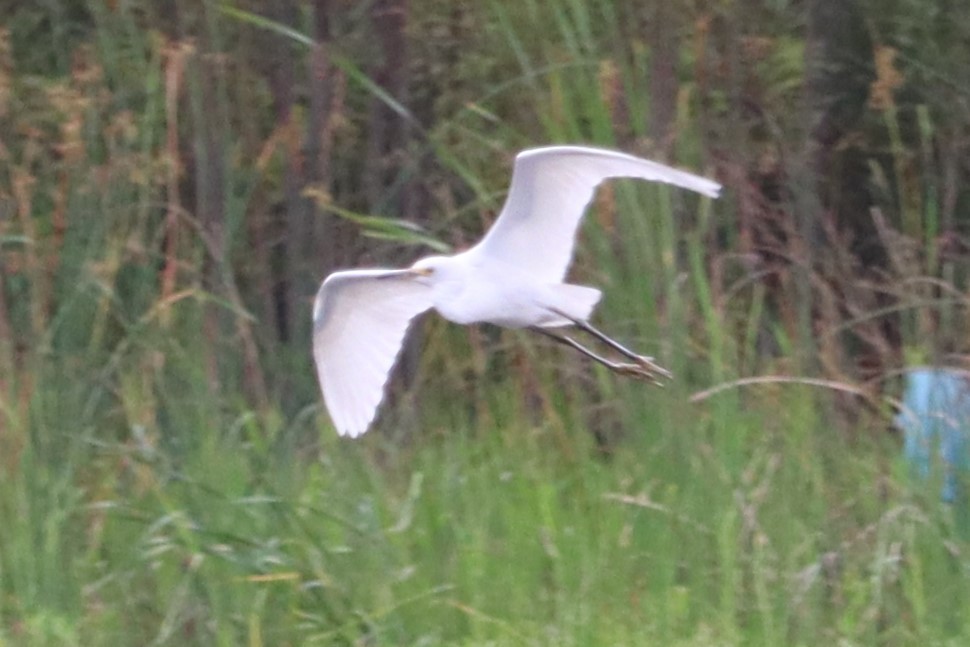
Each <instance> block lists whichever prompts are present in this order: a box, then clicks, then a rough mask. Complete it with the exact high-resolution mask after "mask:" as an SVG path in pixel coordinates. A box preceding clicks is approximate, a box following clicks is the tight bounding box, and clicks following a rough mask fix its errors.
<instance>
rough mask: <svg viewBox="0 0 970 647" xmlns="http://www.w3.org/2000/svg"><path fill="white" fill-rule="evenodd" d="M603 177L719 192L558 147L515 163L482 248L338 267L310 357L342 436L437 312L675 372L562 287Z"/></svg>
mask: <svg viewBox="0 0 970 647" xmlns="http://www.w3.org/2000/svg"><path fill="white" fill-rule="evenodd" d="M607 178H639V179H642V180H651V181H655V182H664V183H667V184H672V185H674V186H678V187H682V188H685V189H690V190H692V191H696V192H698V193H702V194H704V195H707V196H710V197H717V195H718V193H719V192H720V189H721V186H720V185H719V184H717V183H716V182H712V181H711V180H708V179H705V178H703V177H699V176H697V175H693V174H691V173H687V172H685V171H679V170H677V169H673V168H670V167H669V166H664V165H663V164H658V163H657V162H651V161H649V160H645V159H640V158H638V157H633V156H632V155H626V154H624V153H618V152H615V151H610V150H603V149H598V148H587V147H581V146H550V147H546V148H533V149H530V150H526V151H523V152H521V153H519V155H518V156H517V157H516V158H515V168H514V169H513V172H512V185H511V187H509V193H508V198H507V199H506V201H505V206H504V207H503V208H502V212H501V214H500V215H499V217H498V219H497V220H496V221H495V224H493V225H492V228H491V229H490V230H489V231H488V233H487V234H486V235H485V237H484V238H483V239H482V240H481V241H480V242H479V243H478V244H477V245H475V246H474V247H472V248H470V249H468V250H466V251H464V252H461V253H459V254H455V255H454V256H429V257H427V258H422V259H421V260H419V261H418V262H416V263H415V264H414V265H412V266H411V267H409V268H407V269H361V270H349V271H342V272H334V273H333V274H331V275H330V276H328V277H327V278H326V280H325V281H324V282H323V284H322V285H321V286H320V290H319V292H317V297H316V300H315V302H314V304H313V358H314V360H315V361H316V365H317V377H318V378H319V380H320V388H321V390H322V391H323V399H324V401H325V402H326V405H327V410H328V411H329V412H330V417H331V418H332V419H333V423H334V426H335V427H336V429H337V432H338V433H339V434H340V435H341V436H351V437H356V436H359V435H361V434H363V433H364V432H365V431H367V428H368V427H369V426H370V424H371V422H372V421H373V419H374V416H375V414H376V413H377V407H378V405H379V404H380V402H381V399H382V398H383V395H384V387H385V384H386V383H387V379H388V375H389V374H390V371H391V368H392V367H393V365H394V361H395V359H396V358H397V356H398V354H399V353H400V350H401V346H402V344H403V342H404V335H405V333H406V332H407V329H408V324H409V323H410V322H411V320H412V319H414V317H416V316H417V315H418V314H420V313H422V312H424V311H426V310H429V309H431V308H434V309H435V310H437V311H438V313H439V314H440V315H441V316H443V317H444V318H445V319H448V320H449V321H453V322H455V323H459V324H474V323H490V324H495V325H497V326H504V327H506V328H527V329H529V330H533V331H535V332H538V333H542V334H543V335H545V336H547V337H550V338H552V339H554V340H555V341H557V342H559V343H561V344H565V345H567V346H571V347H572V348H575V349H576V350H578V351H579V352H581V353H583V354H585V355H587V356H588V357H590V358H591V359H593V360H595V361H596V362H599V363H600V364H603V365H604V366H606V367H607V368H608V369H610V370H611V371H613V372H615V373H618V374H621V375H627V376H630V377H634V378H638V379H644V380H649V381H652V382H655V383H659V379H660V378H662V377H670V373H668V372H667V371H666V370H665V369H663V368H661V367H660V366H658V365H657V364H655V363H654V361H653V359H652V358H650V357H646V356H643V355H639V354H637V353H634V352H633V351H631V350H629V349H627V348H626V347H625V346H623V345H621V344H620V343H618V342H617V341H615V340H613V339H611V338H610V337H607V336H606V335H605V334H603V333H602V332H600V331H599V330H597V329H596V328H594V327H593V326H592V325H591V324H590V323H589V318H590V314H591V313H592V312H593V308H594V307H595V306H596V303H597V302H598V301H599V300H600V296H601V292H600V291H599V290H597V289H596V288H593V287H588V286H585V285H573V284H570V283H564V282H563V279H564V278H565V275H566V270H567V269H568V267H569V262H570V259H571V258H572V253H573V243H574V239H575V237H576V230H577V228H578V226H579V222H580V219H581V218H582V216H583V212H584V211H585V210H586V207H587V205H588V204H589V202H590V201H591V200H592V198H593V193H594V191H595V190H596V187H597V185H599V184H600V182H602V181H603V180H605V179H607ZM569 326H572V327H575V328H578V329H579V330H581V331H584V332H586V333H588V334H589V335H591V336H593V337H595V338H596V339H598V340H599V341H601V342H602V343H604V344H605V345H606V346H608V347H609V348H611V349H612V350H613V351H615V352H616V353H617V354H619V355H621V356H622V357H623V358H624V359H625V361H613V360H611V359H608V358H607V357H604V356H603V355H600V354H598V353H596V352H594V351H593V350H591V349H589V348H587V347H586V346H584V345H582V344H581V343H579V342H578V341H576V339H574V338H573V337H570V336H568V335H566V334H563V333H562V332H560V331H559V329H561V328H565V327H569Z"/></svg>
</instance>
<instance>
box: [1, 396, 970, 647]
mask: <svg viewBox="0 0 970 647" xmlns="http://www.w3.org/2000/svg"><path fill="white" fill-rule="evenodd" d="M492 388H493V389H494V390H495V391H497V393H493V394H491V396H490V397H492V398H494V399H496V400H498V399H504V400H505V401H506V402H513V401H515V400H516V392H517V389H515V388H513V387H512V386H511V385H507V384H506V385H504V386H503V385H502V384H501V383H499V384H494V385H492ZM683 396H684V393H683V392H682V391H681V390H680V389H676V388H675V389H671V390H669V391H665V392H662V393H657V392H652V393H651V392H648V393H647V394H644V396H643V397H642V398H630V400H629V401H631V402H635V403H636V404H634V405H633V406H634V407H635V408H636V409H637V411H636V412H635V413H633V420H631V421H629V422H628V424H627V425H626V426H625V427H624V429H625V434H626V436H625V438H624V440H623V442H622V443H620V444H618V446H616V447H615V448H613V450H612V451H611V452H610V453H609V454H608V455H604V454H602V452H600V451H599V450H598V449H597V447H596V444H595V442H594V439H593V438H592V436H591V435H590V434H589V433H588V431H587V430H586V429H585V428H584V427H583V426H582V425H580V424H575V423H573V422H571V421H569V420H567V419H565V418H566V414H567V413H569V412H563V418H564V419H563V420H561V421H559V422H552V421H549V420H546V421H543V422H540V423H539V424H537V425H533V424H527V423H525V422H521V421H518V420H521V416H520V412H518V411H502V410H501V408H500V407H498V410H496V411H495V413H494V415H496V416H505V417H507V418H508V419H510V420H512V421H513V422H512V423H511V424H508V425H505V426H496V425H492V424H487V423H484V424H478V423H475V422H452V423H440V424H434V425H432V426H429V427H428V428H426V429H425V430H424V433H423V434H422V435H421V436H420V437H417V438H413V439H411V440H410V441H409V442H407V443H400V442H391V441H389V440H388V439H387V438H385V437H383V436H381V435H380V434H373V435H370V436H367V437H365V438H364V439H363V440H362V441H361V442H346V441H341V440H338V439H336V438H334V437H331V436H330V435H326V436H325V437H324V439H323V444H322V446H321V447H319V450H318V451H314V452H306V451H298V450H295V449H294V448H293V443H292V442H288V441H287V440H286V438H285V437H286V436H287V435H296V436H299V435H306V434H315V433H316V430H317V429H318V426H319V425H320V424H321V423H323V422H324V421H323V420H322V419H315V418H305V419H304V420H303V421H302V422H300V423H298V427H299V428H291V429H286V430H284V429H278V430H276V431H275V432H274V430H273V429H272V428H271V424H270V423H268V422H266V421H263V420H260V419H258V418H257V417H255V416H252V415H241V416H240V417H239V418H238V419H237V420H236V421H235V424H232V425H229V424H227V425H226V426H225V427H223V428H219V429H211V430H209V431H208V432H207V433H205V434H204V438H202V439H200V440H199V442H198V443H197V444H196V445H195V447H194V448H193V449H192V451H191V452H190V453H189V454H187V455H185V456H181V457H175V456H173V454H172V452H169V451H165V450H162V449H158V448H150V447H148V446H144V447H139V446H138V445H137V444H136V443H135V439H132V440H130V441H128V442H126V443H118V444H114V445H100V446H95V447H90V446H88V447H83V446H82V447H78V445H83V444H84V441H83V439H82V440H74V441H68V443H67V444H68V445H69V446H70V445H73V446H74V447H73V448H71V447H69V448H68V453H69V454H70V453H80V454H83V455H84V461H83V464H82V463H81V462H80V459H78V460H77V462H74V461H72V460H71V459H70V458H68V459H67V460H66V462H65V463H64V464H62V465H60V466H58V468H57V469H54V468H53V467H52V466H51V465H50V464H49V462H48V461H44V460H40V459H39V457H38V456H37V454H36V453H35V452H34V451H30V450H28V451H27V452H26V453H25V455H24V456H23V459H22V464H21V469H20V470H19V471H18V472H17V473H16V476H14V475H11V474H9V473H6V474H5V475H4V476H3V480H2V483H0V485H2V488H0V493H2V498H0V505H2V510H3V513H4V518H5V519H8V520H13V522H12V523H5V524H4V525H3V527H2V529H0V545H2V552H0V557H2V559H0V587H2V589H3V591H4V595H5V603H4V627H5V630H4V634H3V636H4V638H5V639H6V640H7V641H11V642H12V643H13V644H132V645H134V644H152V643H154V644H199V645H202V644H227V645H232V644H274V645H275V644H307V643H311V644H312V643H317V644H356V643H357V642H358V641H360V640H364V639H366V640H368V641H372V642H373V643H374V644H393V645H397V644H468V645H486V644H507V645H521V644H535V645H589V644H610V645H624V644H625V645H642V644H682V645H709V644H770V645H777V644H794V645H798V644H803V645H812V644H819V643H821V642H831V641H837V640H842V641H845V642H847V643H848V644H946V641H947V640H950V641H951V642H950V644H958V642H959V641H960V639H961V637H963V638H966V637H967V635H968V628H967V626H966V621H965V619H964V606H963V602H962V601H963V600H965V599H966V596H967V595H968V594H970V591H968V587H970V580H968V578H967V574H966V568H967V564H966V558H965V555H964V552H965V550H966V543H965V542H964V541H963V540H961V539H960V538H959V537H958V535H957V534H956V533H955V531H954V529H953V524H952V522H951V521H950V520H948V518H947V514H948V512H947V510H946V509H945V506H943V505H942V504H940V503H938V502H937V501H936V500H935V497H934V495H933V490H932V486H931V485H928V486H927V487H926V488H925V490H923V489H921V488H917V489H916V490H915V491H914V490H913V489H912V488H911V487H910V486H909V485H908V483H907V482H906V479H905V477H904V476H899V475H898V474H897V472H899V469H898V466H897V465H896V455H897V449H896V447H895V445H894V444H893V443H879V442H854V443H852V444H851V445H849V444H848V443H847V441H845V440H844V439H843V438H840V437H838V436H837V435H836V432H834V431H831V432H826V431H825V429H826V427H825V424H824V420H822V419H820V418H819V416H818V415H817V414H816V413H814V410H815V407H814V400H813V398H812V397H811V396H810V395H809V394H806V393H800V392H797V391H791V390H781V391H779V392H778V393H776V394H774V397H773V400H774V402H775V403H776V404H777V405H778V412H777V413H776V415H774V416H772V418H771V419H770V420H766V417H765V416H764V415H763V414H760V413H744V412H742V411H740V410H739V409H738V406H737V405H738V401H737V400H736V399H735V398H733V397H732V396H727V398H726V400H727V402H718V401H711V402H710V403H708V404H705V405H689V404H687V403H685V401H684V398H683ZM433 404H434V403H433V402H429V403H426V404H425V405H423V406H433ZM462 415H463V414H462V412H455V413H454V414H453V415H452V416H450V418H451V419H452V420H460V419H461V418H462ZM516 421H518V422H516ZM271 439H272V440H271ZM954 641H955V642H954Z"/></svg>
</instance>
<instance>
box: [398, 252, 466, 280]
mask: <svg viewBox="0 0 970 647" xmlns="http://www.w3.org/2000/svg"><path fill="white" fill-rule="evenodd" d="M454 265H455V264H454V258H453V257H451V256H427V257H425V258H422V259H421V260H419V261H418V262H416V263H415V264H414V265H412V266H411V267H410V268H409V270H408V271H409V272H410V273H411V274H412V275H413V276H414V277H415V278H417V279H418V281H420V282H421V283H426V284H435V283H440V282H442V281H447V280H448V277H449V276H450V275H451V274H453V269H454Z"/></svg>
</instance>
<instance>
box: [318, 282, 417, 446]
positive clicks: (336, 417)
mask: <svg viewBox="0 0 970 647" xmlns="http://www.w3.org/2000/svg"><path fill="white" fill-rule="evenodd" d="M430 307H431V289H430V288H429V287H428V286H426V285H422V284H420V283H418V282H417V281H415V280H414V279H413V276H408V273H407V270H353V271H347V272H335V273H333V274H331V275H330V276H328V277H327V279H326V280H325V281H324V282H323V285H321V286H320V290H319V292H317V298H316V301H315V302H314V304H313V358H314V360H315V361H316V364H317V377H319V379H320V389H321V390H322V391H323V399H324V402H326V404H327V410H328V411H329V412H330V417H331V418H332V419H333V423H334V426H335V427H336V428H337V432H338V433H339V434H340V435H341V436H351V437H356V436H359V435H361V434H362V433H364V432H365V431H367V427H368V426H369V425H370V423H371V421H372V420H373V419H374V415H375V414H376V413H377V407H378V405H379V404H380V402H381V399H382V398H383V396H384V385H385V384H386V383H387V378H388V375H389V374H390V372H391V368H392V367H393V366H394V360H395V359H396V358H397V356H398V353H399V352H400V350H401V345H402V343H403V341H404V335H405V333H406V332H407V329H408V324H409V323H410V321H411V320H412V319H413V318H414V317H415V316H417V315H418V314H420V313H422V312H424V311H425V310H427V309H428V308H430Z"/></svg>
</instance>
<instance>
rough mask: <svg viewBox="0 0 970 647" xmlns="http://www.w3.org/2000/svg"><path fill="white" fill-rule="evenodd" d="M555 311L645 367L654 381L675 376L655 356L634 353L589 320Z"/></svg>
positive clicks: (645, 370)
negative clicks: (656, 361) (659, 363)
mask: <svg viewBox="0 0 970 647" xmlns="http://www.w3.org/2000/svg"><path fill="white" fill-rule="evenodd" d="M553 312H555V313H556V314H557V315H559V316H560V317H563V318H564V319H568V320H569V321H571V322H572V323H573V325H574V326H576V327H577V328H579V329H581V330H584V331H585V332H586V333H588V334H590V335H592V336H593V337H596V338H597V339H598V340H600V341H601V342H603V343H604V344H606V345H607V346H609V347H610V348H612V349H613V350H615V351H616V352H618V353H620V354H621V355H623V356H624V357H627V358H629V359H631V360H633V362H634V363H635V364H636V365H637V366H639V367H640V368H641V369H643V372H645V373H646V374H648V375H649V376H650V379H651V380H653V381H654V382H657V380H658V379H659V378H661V377H665V378H668V379H669V378H672V377H673V375H672V374H671V373H670V371H668V370H667V369H665V368H663V367H662V366H660V365H658V364H656V363H655V362H654V361H653V358H652V357H648V356H646V355H639V354H637V353H634V352H633V351H632V350H630V349H629V348H627V347H626V346H624V345H623V344H621V343H620V342H618V341H616V340H615V339H613V338H612V337H610V336H609V335H607V334H606V333H604V332H602V331H600V330H598V329H597V328H595V327H594V326H593V325H592V324H590V323H589V322H588V321H583V320H581V319H573V318H572V317H570V316H569V315H567V314H566V313H565V312H562V311H561V310H555V309H553ZM567 339H568V338H567ZM573 343H576V342H575V341H573ZM570 345H572V344H570Z"/></svg>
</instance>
